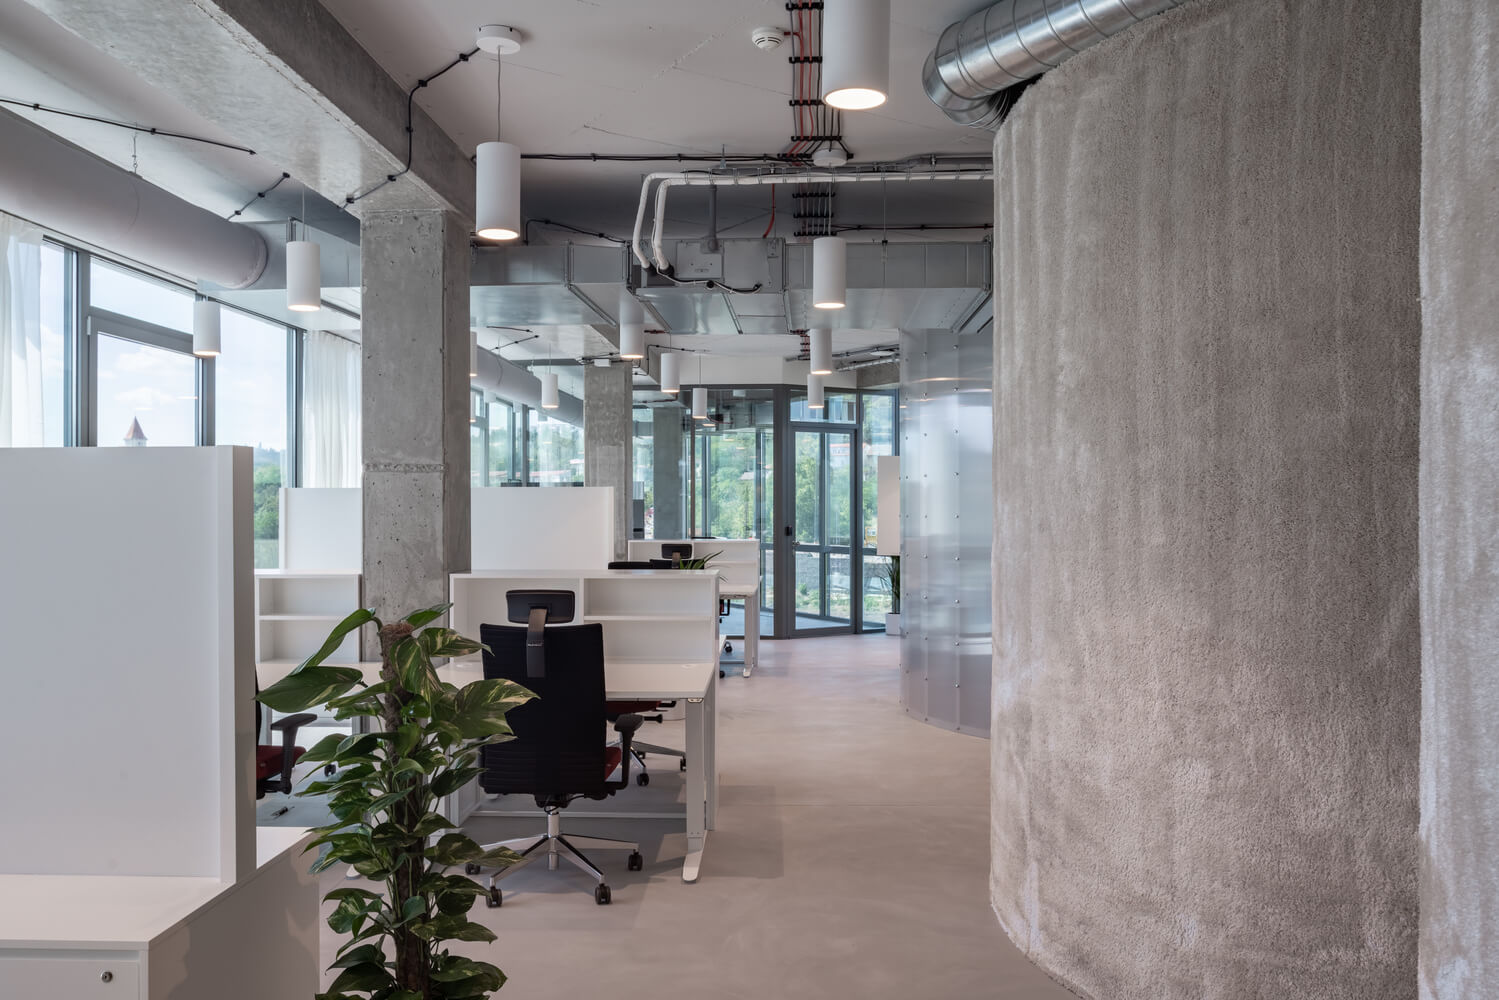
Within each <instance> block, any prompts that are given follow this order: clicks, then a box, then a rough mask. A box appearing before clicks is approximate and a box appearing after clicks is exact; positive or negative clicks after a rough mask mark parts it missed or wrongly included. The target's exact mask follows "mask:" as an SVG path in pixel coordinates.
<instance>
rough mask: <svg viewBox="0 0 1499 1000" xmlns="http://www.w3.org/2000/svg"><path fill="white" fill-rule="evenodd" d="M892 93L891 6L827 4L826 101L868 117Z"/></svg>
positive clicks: (868, 1) (859, 1)
mask: <svg viewBox="0 0 1499 1000" xmlns="http://www.w3.org/2000/svg"><path fill="white" fill-rule="evenodd" d="M889 92H890V0H825V3H824V4H823V8H822V99H823V102H824V103H826V104H828V105H830V106H832V107H835V108H842V109H843V110H845V111H867V110H868V109H870V108H877V107H879V106H880V105H881V104H884V103H885V97H886V96H887V95H888V94H889Z"/></svg>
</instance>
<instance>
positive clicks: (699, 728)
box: [682, 676, 718, 882]
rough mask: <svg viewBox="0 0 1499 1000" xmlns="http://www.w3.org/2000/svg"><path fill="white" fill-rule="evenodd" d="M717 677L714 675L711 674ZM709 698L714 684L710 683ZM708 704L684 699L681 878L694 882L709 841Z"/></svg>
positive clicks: (705, 701)
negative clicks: (684, 801) (684, 823)
mask: <svg viewBox="0 0 1499 1000" xmlns="http://www.w3.org/2000/svg"><path fill="white" fill-rule="evenodd" d="M713 680H714V683H715V684H716V683H717V681H718V678H717V676H715V677H714V678H713ZM708 690H709V699H711V697H712V693H711V692H712V690H713V686H712V685H709V689H708ZM710 707H711V705H710V703H709V701H708V699H701V700H690V699H689V700H688V702H687V858H686V860H684V861H683V863H682V881H683V882H696V881H697V876H698V871H699V870H700V869H701V868H702V865H703V848H704V847H705V846H706V844H707V841H708V780H707V778H708V774H709V771H708V768H709V766H711V763H712V762H711V761H710V760H709V759H708V755H707V752H706V747H705V744H706V742H707V741H706V740H705V738H704V737H705V736H706V732H705V726H704V721H705V718H704V717H705V716H706V715H707V714H708V710H709V708H710Z"/></svg>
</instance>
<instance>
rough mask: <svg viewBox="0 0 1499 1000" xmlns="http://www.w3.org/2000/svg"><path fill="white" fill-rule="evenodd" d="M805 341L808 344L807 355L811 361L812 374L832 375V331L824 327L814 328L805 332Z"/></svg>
mask: <svg viewBox="0 0 1499 1000" xmlns="http://www.w3.org/2000/svg"><path fill="white" fill-rule="evenodd" d="M807 340H808V342H809V344H810V350H809V351H808V354H809V355H810V356H811V359H812V366H811V371H812V374H813V375H831V374H833V331H832V330H829V329H828V328H827V327H825V326H814V327H813V328H812V329H811V330H808V331H807Z"/></svg>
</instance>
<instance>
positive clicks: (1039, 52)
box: [921, 0, 1182, 129]
mask: <svg viewBox="0 0 1499 1000" xmlns="http://www.w3.org/2000/svg"><path fill="white" fill-rule="evenodd" d="M1181 3H1182V0H1000V2H999V3H997V4H995V5H994V6H992V7H987V8H985V9H984V10H981V11H978V12H976V13H974V14H970V15H969V16H968V17H965V18H964V19H963V20H961V21H958V22H956V23H955V24H950V25H948V26H947V29H946V30H945V31H943V32H942V37H941V38H939V39H938V40H937V48H936V49H935V50H933V51H932V53H931V55H929V56H927V60H926V66H925V67H924V68H923V69H922V73H921V85H922V88H923V89H925V90H926V95H927V97H929V98H930V99H931V101H932V103H933V104H935V105H937V107H939V108H941V109H942V113H943V114H945V115H947V117H949V118H951V119H952V120H953V121H955V122H957V123H958V124H960V125H971V126H973V127H974V128H989V129H992V128H997V127H998V126H999V123H1000V122H1001V121H1003V120H1004V116H1005V114H1007V113H1008V111H1009V106H1010V104H1011V103H1012V102H1011V101H1008V100H1006V99H1005V97H1004V95H1003V93H1002V92H1003V91H1005V90H1007V89H1009V88H1010V87H1015V86H1018V85H1020V84H1022V83H1025V82H1026V81H1027V80H1031V79H1033V78H1035V77H1037V76H1040V75H1041V74H1042V73H1045V72H1046V71H1047V70H1049V69H1055V68H1056V67H1057V66H1059V65H1061V64H1062V63H1063V62H1064V61H1066V60H1067V59H1068V58H1069V57H1071V56H1073V55H1075V54H1076V53H1078V52H1081V51H1083V50H1084V49H1086V48H1090V47H1092V46H1094V45H1097V44H1098V43H1099V42H1101V41H1103V40H1104V39H1106V38H1110V37H1112V36H1114V35H1117V34H1119V32H1121V31H1123V30H1125V29H1126V28H1128V27H1130V26H1131V25H1133V24H1134V23H1135V22H1137V21H1143V20H1145V19H1146V18H1147V17H1150V16H1152V15H1154V14H1159V13H1161V12H1162V11H1165V10H1170V9H1171V8H1172V7H1176V6H1179V5H1180V4H1181Z"/></svg>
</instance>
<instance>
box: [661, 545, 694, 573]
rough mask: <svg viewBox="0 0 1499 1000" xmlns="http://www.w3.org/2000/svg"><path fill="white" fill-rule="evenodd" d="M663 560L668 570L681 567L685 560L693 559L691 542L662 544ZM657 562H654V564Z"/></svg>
mask: <svg viewBox="0 0 1499 1000" xmlns="http://www.w3.org/2000/svg"><path fill="white" fill-rule="evenodd" d="M661 558H663V559H665V560H666V565H667V568H668V569H669V568H671V567H672V566H680V565H681V564H682V560H683V559H691V558H692V543H691V542H662V543H661ZM654 561H655V560H652V562H654Z"/></svg>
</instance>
